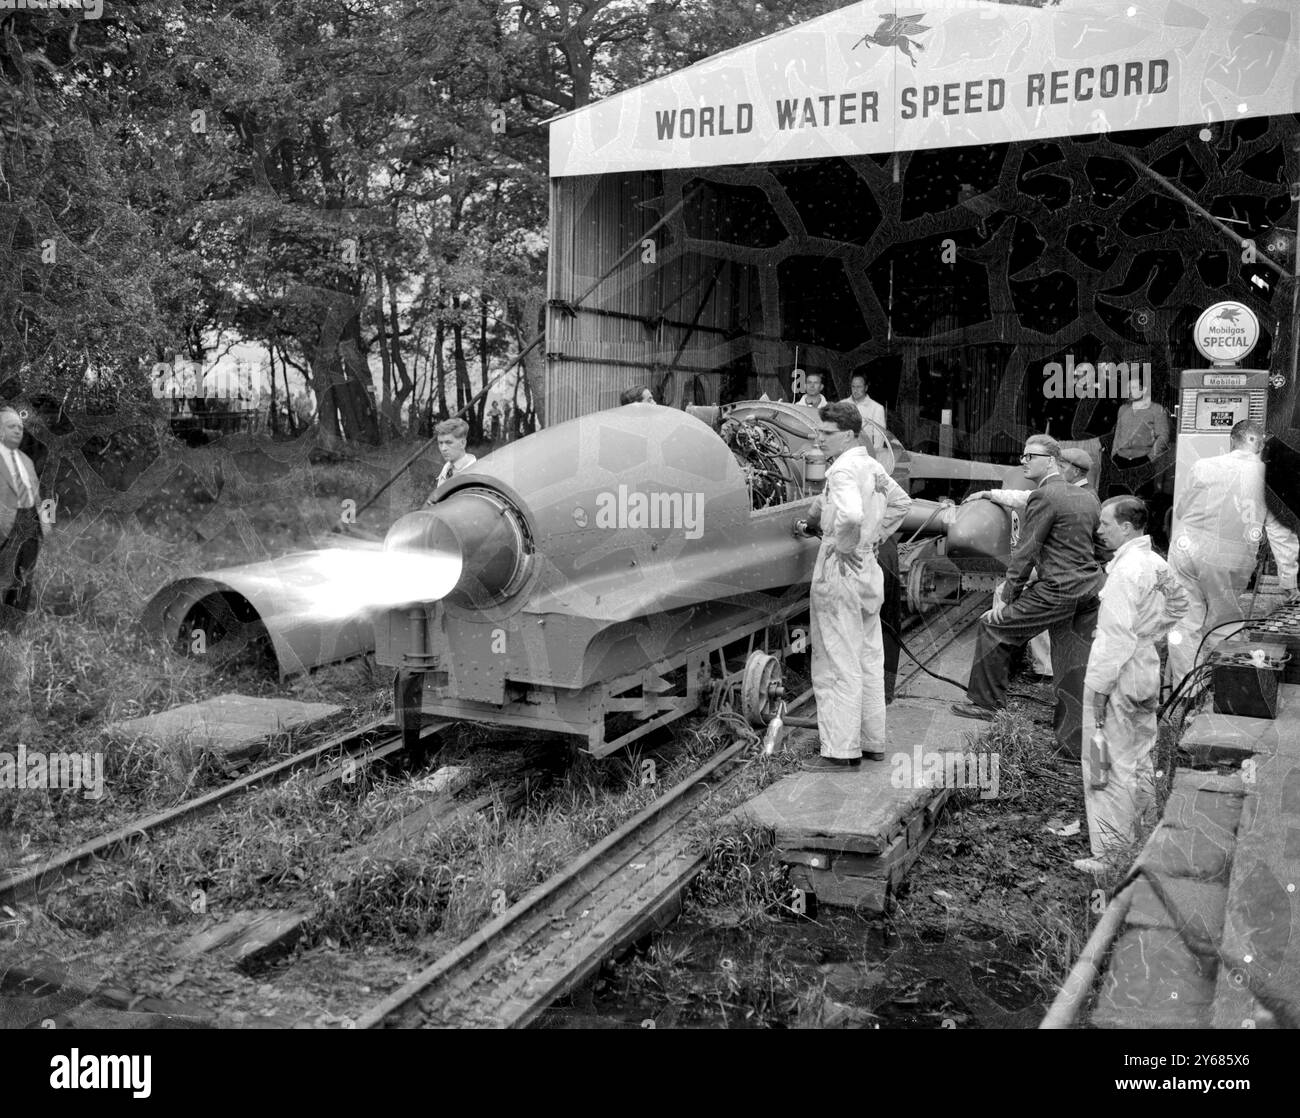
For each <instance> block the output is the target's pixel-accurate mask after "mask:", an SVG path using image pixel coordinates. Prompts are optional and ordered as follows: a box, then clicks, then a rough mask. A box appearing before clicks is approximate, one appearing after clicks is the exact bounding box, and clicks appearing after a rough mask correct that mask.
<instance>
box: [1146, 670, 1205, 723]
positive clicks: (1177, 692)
mask: <svg viewBox="0 0 1300 1118" xmlns="http://www.w3.org/2000/svg"><path fill="white" fill-rule="evenodd" d="M1212 666H1213V665H1211V664H1210V663H1208V662H1207V663H1204V664H1198V665H1197V666H1196V667H1194V668H1193V669H1192V670H1191V671H1190V672H1188V673H1187V674H1186V675H1185V676H1183V678H1182V679H1181V680H1180V681H1179V683H1178V686H1177V687H1175V688H1174V689H1173V691H1172V692H1171V693H1170V695H1169V698H1167V699H1166V700H1165V701H1164V703H1163V704H1162V705H1161V707H1160V709H1159V710H1158V711H1157V712H1156V721H1157V722H1158V721H1160V720H1161V719H1162V718H1164V716H1165V712H1166V711H1167V710H1168V709H1169V708H1170V707H1171V706H1173V705H1174V703H1176V702H1177V701H1178V700H1179V699H1180V698H1181V699H1182V700H1183V701H1184V702H1190V701H1191V699H1192V697H1193V696H1192V695H1191V694H1190V693H1189V694H1187V695H1183V690H1184V689H1185V688H1186V687H1187V685H1188V684H1189V683H1192V682H1197V683H1199V682H1202V677H1204V676H1205V675H1206V674H1207V673H1208V672H1209V671H1210V669H1211V667H1212Z"/></svg>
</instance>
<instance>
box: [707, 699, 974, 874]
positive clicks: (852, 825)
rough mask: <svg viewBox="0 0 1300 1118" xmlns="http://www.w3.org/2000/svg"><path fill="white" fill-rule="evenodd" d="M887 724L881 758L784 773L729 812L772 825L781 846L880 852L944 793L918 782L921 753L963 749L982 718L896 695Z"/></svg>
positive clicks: (920, 775) (737, 816)
mask: <svg viewBox="0 0 1300 1118" xmlns="http://www.w3.org/2000/svg"><path fill="white" fill-rule="evenodd" d="M887 725H888V741H889V745H888V747H887V750H886V759H885V760H884V761H883V762H881V761H863V763H862V767H861V768H859V769H857V770H850V771H846V772H843V773H799V774H797V775H794V776H788V777H786V778H785V779H783V780H780V781H778V782H777V783H776V784H773V785H772V786H771V787H770V788H768V789H766V790H765V791H763V792H761V793H760V794H759V795H757V796H755V797H754V798H753V799H752V800H749V801H748V802H747V803H745V804H742V805H741V806H740V807H739V808H737V809H736V811H735V812H733V813H732V818H738V819H742V820H744V821H746V822H751V823H758V824H759V825H761V826H765V827H769V828H771V829H772V831H773V832H774V834H775V838H776V844H777V845H778V846H780V847H786V848H790V849H799V850H839V851H852V852H854V853H858V854H881V853H883V852H884V851H885V850H886V849H887V848H888V846H889V844H890V843H891V842H892V841H893V839H894V838H895V837H896V836H897V835H898V834H900V833H901V832H902V831H903V830H905V829H906V827H907V824H908V822H909V821H910V820H911V818H912V817H913V816H914V815H915V814H916V813H917V812H918V811H924V809H925V808H927V806H930V805H932V804H933V803H934V802H935V801H938V800H939V799H941V798H942V797H944V796H945V795H946V794H947V789H944V788H928V787H921V788H918V787H915V785H916V784H921V783H924V781H923V779H922V776H923V769H924V761H925V755H926V754H927V753H943V752H945V751H953V752H957V753H963V754H964V753H966V752H968V751H969V749H970V740H971V739H974V738H976V737H978V736H979V734H980V733H981V731H982V728H983V725H984V724H983V723H978V722H971V721H970V720H969V719H963V718H958V717H957V716H956V715H954V714H952V713H951V712H950V711H949V710H948V709H947V707H946V706H941V705H939V704H936V703H932V702H925V701H919V700H905V699H899V700H896V701H895V702H894V703H892V704H891V705H890V707H889V714H888V719H887ZM917 769H921V770H922V771H921V772H917V771H915V770H917ZM963 771H965V769H964V768H963ZM986 771H989V770H986ZM899 785H901V787H900V786H899Z"/></svg>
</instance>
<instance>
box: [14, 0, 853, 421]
mask: <svg viewBox="0 0 1300 1118" xmlns="http://www.w3.org/2000/svg"><path fill="white" fill-rule="evenodd" d="M840 6H843V5H842V4H841V3H836V2H835V0H508V2H496V0H201V2H193V0H140V2H138V3H136V4H132V5H126V4H110V5H107V6H106V8H105V12H104V18H102V19H101V20H96V21H82V20H81V19H79V18H76V17H75V16H74V15H72V14H71V13H56V12H48V13H41V14H39V15H37V14H33V13H13V14H8V15H5V16H4V17H3V18H0V145H2V146H0V174H2V175H3V179H0V384H3V382H4V381H5V378H6V377H10V378H14V379H16V380H18V381H20V382H21V385H22V387H23V388H24V389H25V390H27V391H32V390H45V391H50V392H54V393H56V394H62V393H64V392H67V391H69V390H72V389H76V388H77V387H78V386H79V385H80V384H81V383H82V382H83V381H84V380H85V377H86V373H87V371H88V370H93V371H94V372H95V373H96V374H97V375H98V376H99V377H100V378H101V379H103V380H107V381H108V382H110V383H112V384H113V385H115V386H117V387H118V388H119V389H120V390H121V391H123V392H125V393H127V394H128V395H129V394H134V395H135V396H137V397H140V398H145V397H147V395H148V388H147V385H148V379H149V369H150V367H151V366H152V364H153V363H154V362H156V361H158V360H168V359H170V357H171V356H172V355H173V354H174V353H178V352H179V353H183V354H185V355H186V356H188V357H191V358H195V359H198V358H202V357H203V356H204V352H203V350H204V346H205V345H206V344H208V342H209V340H210V338H211V337H213V336H214V332H219V331H224V332H226V333H227V334H228V335H230V334H233V335H238V336H240V337H243V338H245V339H248V340H253V341H258V342H261V343H263V344H264V345H266V346H268V347H271V348H272V351H273V352H274V353H275V354H277V355H278V356H279V357H280V358H282V359H283V360H285V361H287V362H288V363H289V364H290V366H291V367H293V368H295V369H297V370H298V371H299V373H300V374H301V375H302V376H303V377H304V378H305V380H306V382H307V383H308V385H309V386H310V388H311V389H312V391H313V392H314V393H315V395H316V399H317V414H318V418H319V421H320V424H321V433H322V435H323V436H325V437H326V438H333V437H338V436H342V437H346V438H349V439H369V440H374V439H378V438H382V437H384V436H385V435H387V434H391V433H394V432H397V431H400V430H401V429H402V427H403V425H404V424H406V423H409V424H411V425H417V424H418V425H421V426H423V425H425V424H427V422H428V421H429V420H430V419H431V418H433V417H435V416H437V415H442V414H447V413H448V412H451V411H456V410H458V409H460V408H462V407H463V406H465V405H466V404H467V403H469V401H470V400H471V398H472V397H474V396H475V394H476V393H478V394H481V390H482V388H483V386H484V383H485V380H486V378H487V377H488V376H489V375H490V373H491V371H492V369H493V368H499V367H501V366H502V365H504V363H505V362H506V360H508V357H509V355H510V354H512V353H518V352H519V351H520V350H522V349H523V348H524V346H525V345H526V344H527V342H528V341H529V340H530V339H531V338H532V336H533V335H534V334H535V332H536V331H537V330H538V328H539V327H540V323H541V320H542V315H541V310H542V303H543V300H544V297H545V283H544V275H545V249H546V242H545V230H546V216H547V197H548V193H547V166H546V162H547V150H546V141H547V135H546V127H545V121H546V120H547V119H548V118H549V117H551V116H553V115H555V114H556V113H559V112H565V111H569V110H572V109H574V108H577V107H580V106H582V105H584V104H587V103H588V102H590V101H591V100H593V99H596V98H599V97H604V96H608V95H609V94H611V93H614V92H617V91H618V90H620V89H623V88H626V87H628V86H631V85H634V84H637V83H639V82H641V81H645V80H647V79H649V78H652V77H655V76H658V75H660V74H664V73H668V72H671V71H673V70H676V69H679V68H680V67H682V66H685V65H689V64H691V63H693V62H696V61H699V60H700V59H702V58H704V57H707V56H709V55H711V54H714V53H716V52H717V51H720V50H725V49H728V48H730V47H733V46H736V45H739V44H741V43H743V42H746V41H748V40H751V39H754V38H756V37H759V36H761V35H765V34H769V33H771V32H773V31H777V30H780V29H781V28H784V27H787V26H790V25H792V24H794V23H798V22H801V21H803V20H807V19H809V18H812V17H814V16H816V15H820V14H822V13H823V12H825V11H828V10H831V9H833V8H836V7H840ZM51 243H52V244H53V245H54V252H53V256H51V254H50V252H49V247H48V246H49V245H50V244H51ZM375 365H377V366H378V367H379V368H380V369H381V370H382V372H381V376H380V381H381V385H380V391H379V393H378V398H377V399H376V398H375V393H374V391H373V385H372V375H371V371H370V370H371V368H372V367H374V366H375ZM524 368H525V374H526V378H527V379H526V380H525V384H524V388H525V392H526V396H531V395H532V394H533V392H535V390H536V388H537V378H538V377H539V376H540V369H539V367H538V365H537V364H536V363H535V361H534V362H526V363H525V366H524ZM530 390H531V391H530ZM485 403H486V401H485V399H483V398H481V397H480V399H479V400H478V402H477V406H476V407H475V408H474V409H473V410H472V411H471V412H470V416H469V417H470V419H471V422H472V423H473V424H474V425H475V426H479V425H481V423H482V417H483V410H484V407H485Z"/></svg>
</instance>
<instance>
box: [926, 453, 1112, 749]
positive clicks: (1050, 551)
mask: <svg viewBox="0 0 1300 1118" xmlns="http://www.w3.org/2000/svg"><path fill="white" fill-rule="evenodd" d="M1060 455H1061V448H1060V446H1059V444H1058V443H1057V442H1056V440H1055V439H1053V438H1051V437H1049V436H1047V435H1032V436H1030V438H1029V439H1028V440H1027V441H1026V443H1025V451H1024V453H1023V454H1022V455H1021V456H1020V461H1021V462H1022V463H1023V466H1024V472H1025V477H1026V478H1028V479H1029V480H1030V481H1032V482H1034V483H1035V485H1036V486H1037V487H1036V488H1035V489H1034V491H1033V492H1032V493H1030V495H1029V501H1028V504H1027V505H1026V506H1025V513H1024V523H1023V526H1022V527H1021V530H1020V542H1019V543H1018V544H1017V545H1016V548H1015V550H1014V551H1013V552H1012V553H1011V561H1010V563H1008V564H1007V577H1006V580H1005V581H1004V582H1003V583H1002V585H1001V586H999V587H998V589H997V591H995V592H994V595H993V608H992V609H990V610H988V611H987V612H986V613H985V614H984V616H983V618H981V620H980V624H979V628H978V629H977V630H976V636H975V656H974V660H973V662H972V663H971V671H970V682H969V683H968V684H967V687H966V698H967V700H968V701H967V702H965V703H956V704H954V705H953V708H952V709H953V713H955V714H959V715H961V716H962V717H963V718H979V719H983V720H984V721H991V720H992V718H993V714H994V712H995V711H997V710H1000V709H1002V707H1003V706H1004V705H1005V700H1006V693H1007V674H1008V670H1009V667H1010V662H1011V656H1012V653H1013V652H1014V651H1015V650H1016V649H1017V648H1023V647H1024V645H1025V644H1027V643H1028V641H1029V639H1030V638H1031V637H1033V636H1034V635H1035V634H1036V633H1041V632H1042V631H1043V630H1044V629H1047V630H1049V631H1050V632H1051V635H1052V669H1053V672H1052V675H1053V690H1054V692H1055V695H1056V713H1055V716H1054V718H1053V726H1054V728H1055V730H1056V744H1057V748H1058V749H1059V750H1060V752H1062V753H1064V754H1066V755H1067V756H1071V757H1078V756H1080V755H1081V753H1082V750H1083V676H1084V672H1085V670H1086V668H1087V664H1088V654H1089V652H1090V651H1091V649H1092V631H1093V628H1094V626H1095V625H1096V623H1097V608H1098V604H1099V600H1098V593H1099V591H1100V590H1101V585H1102V582H1103V581H1104V580H1105V576H1104V574H1103V572H1102V568H1101V564H1100V563H1099V562H1098V555H1097V523H1098V520H1099V519H1100V515H1101V505H1100V503H1099V502H1098V500H1097V495H1096V494H1095V493H1093V492H1092V491H1090V490H1089V489H1086V488H1079V487H1077V486H1073V485H1067V484H1066V482H1065V479H1064V478H1063V477H1062V476H1061V472H1060V469H1059V468H1058V459H1059V458H1060ZM1035 567H1037V568H1038V579H1037V581H1035V582H1032V583H1031V582H1030V581H1029V576H1030V572H1031V571H1033V570H1034V568H1035Z"/></svg>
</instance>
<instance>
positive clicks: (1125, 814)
mask: <svg viewBox="0 0 1300 1118" xmlns="http://www.w3.org/2000/svg"><path fill="white" fill-rule="evenodd" d="M1146 529H1147V507H1146V503H1145V502H1144V501H1142V500H1141V499H1140V498H1138V497H1112V498H1111V499H1110V500H1109V501H1107V502H1106V503H1105V504H1103V505H1102V506H1101V521H1100V523H1099V524H1098V527H1097V532H1098V534H1099V535H1100V536H1101V538H1102V539H1103V540H1104V541H1105V544H1106V546H1107V547H1112V548H1114V549H1115V558H1114V559H1112V560H1111V561H1110V562H1109V563H1108V564H1106V583H1105V585H1104V586H1103V587H1102V588H1101V606H1100V608H1099V610H1098V613H1097V632H1096V634H1095V635H1094V636H1093V638H1092V651H1091V653H1090V654H1089V655H1088V673H1087V675H1085V676H1084V680H1083V709H1084V710H1085V711H1087V710H1091V711H1092V712H1093V715H1094V718H1095V721H1096V724H1097V725H1098V726H1100V727H1101V728H1102V732H1103V733H1104V734H1105V736H1106V742H1107V745H1108V748H1109V752H1110V776H1109V779H1108V781H1107V783H1106V787H1104V788H1093V787H1092V780H1093V777H1094V776H1095V775H1096V771H1097V768H1098V763H1099V760H1100V758H1098V757H1096V756H1094V752H1095V751H1094V749H1093V747H1092V745H1091V743H1090V742H1089V741H1087V740H1085V742H1084V747H1083V804H1084V808H1085V809H1086V811H1087V815H1088V841H1089V842H1090V844H1091V845H1092V857H1091V858H1080V859H1078V860H1077V861H1076V862H1075V863H1074V866H1075V869H1078V870H1083V871H1084V872H1086V873H1101V872H1103V871H1104V870H1105V869H1107V866H1108V860H1110V859H1114V858H1116V857H1117V856H1119V855H1120V854H1122V853H1123V852H1124V851H1125V850H1126V849H1127V848H1128V846H1129V844H1130V843H1132V842H1133V840H1134V839H1135V838H1136V837H1137V823H1138V821H1139V820H1140V819H1141V817H1142V814H1143V812H1144V811H1145V810H1146V808H1147V806H1148V805H1149V804H1150V803H1151V802H1152V800H1153V799H1154V796H1155V764H1154V760H1153V755H1154V753H1155V747H1156V708H1157V707H1158V706H1159V703H1160V653H1159V652H1158V651H1157V649H1156V642H1157V641H1160V640H1163V639H1164V637H1165V636H1166V635H1167V634H1168V633H1169V631H1170V630H1171V629H1172V628H1173V627H1174V626H1175V625H1176V624H1177V623H1178V622H1179V621H1180V620H1181V619H1182V618H1184V617H1186V616H1187V612H1188V608H1189V600H1188V595H1187V592H1186V591H1185V590H1184V589H1183V587H1182V586H1181V585H1180V584H1179V582H1178V580H1177V579H1176V578H1174V576H1173V573H1172V572H1171V571H1170V569H1169V564H1168V563H1166V562H1165V561H1164V560H1163V559H1161V558H1160V556H1159V555H1157V554H1156V553H1155V552H1154V551H1152V550H1151V537H1150V536H1148V535H1147V534H1146ZM1085 734H1086V731H1085ZM1086 736H1087V737H1090V736H1091V735H1086Z"/></svg>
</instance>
